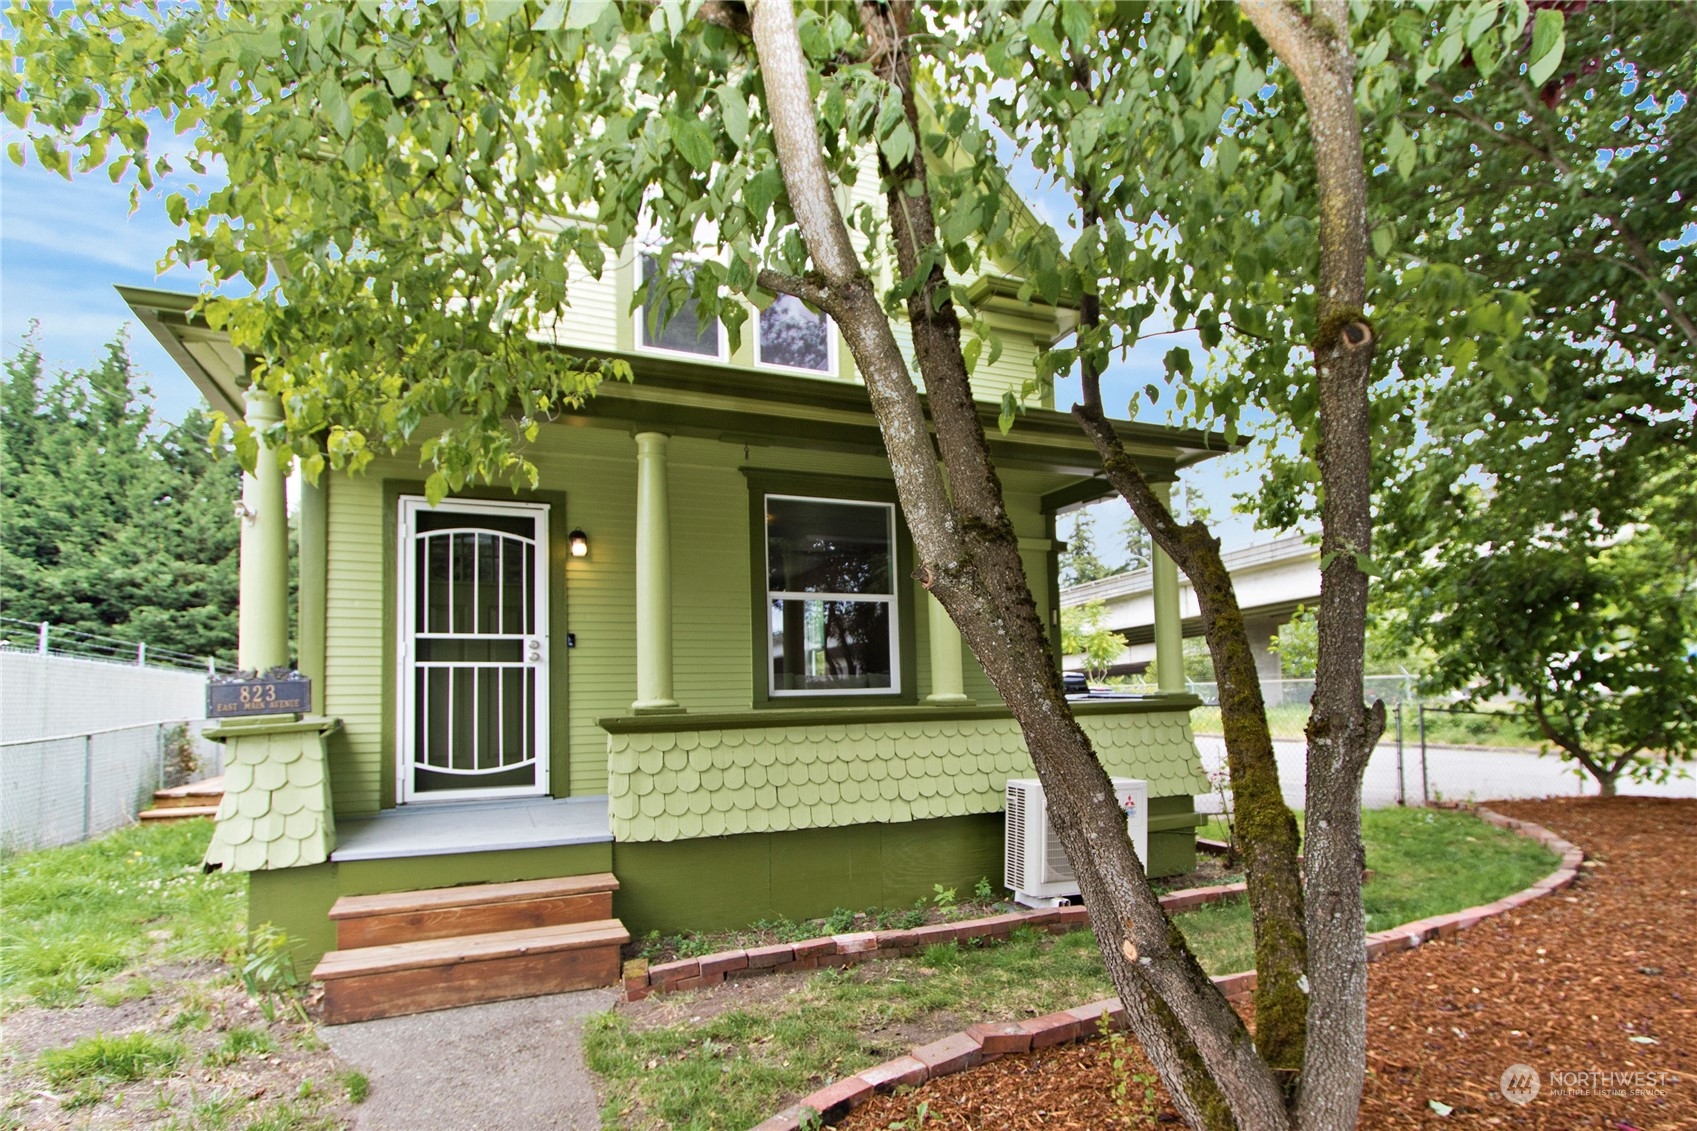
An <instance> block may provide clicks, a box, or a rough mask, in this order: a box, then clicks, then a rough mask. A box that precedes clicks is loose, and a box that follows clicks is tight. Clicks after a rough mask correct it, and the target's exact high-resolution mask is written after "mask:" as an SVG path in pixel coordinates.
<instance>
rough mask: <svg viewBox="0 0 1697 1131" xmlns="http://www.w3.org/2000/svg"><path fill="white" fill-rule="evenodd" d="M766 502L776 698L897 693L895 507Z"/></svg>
mask: <svg viewBox="0 0 1697 1131" xmlns="http://www.w3.org/2000/svg"><path fill="white" fill-rule="evenodd" d="M765 501H766V508H765V509H766V598H767V601H766V609H767V618H768V633H767V649H766V651H767V656H768V661H767V662H768V663H769V664H770V665H771V666H770V669H769V670H770V674H771V680H770V684H769V693H770V695H771V696H772V697H773V698H779V697H785V696H806V695H891V694H896V693H899V691H900V689H901V672H900V660H899V655H898V650H897V648H896V641H897V639H898V626H897V624H896V619H897V608H896V599H895V588H894V584H893V578H894V575H895V569H894V565H895V521H896V516H895V507H894V506H893V505H891V504H889V503H867V502H854V501H848V500H843V499H815V498H804V497H800V496H795V495H770V494H769V495H766V496H765Z"/></svg>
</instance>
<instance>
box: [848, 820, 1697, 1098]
mask: <svg viewBox="0 0 1697 1131" xmlns="http://www.w3.org/2000/svg"><path fill="white" fill-rule="evenodd" d="M1491 808H1493V809H1495V810H1496V811H1498V812H1499V813H1503V814H1504V815H1506V816H1511V817H1519V818H1521V819H1523V820H1528V821H1532V822H1535V823H1537V824H1540V825H1543V826H1544V827H1546V828H1548V829H1550V830H1552V831H1553V832H1555V833H1557V834H1559V835H1561V836H1563V837H1566V838H1567V839H1568V840H1571V841H1573V842H1574V843H1575V844H1577V845H1579V846H1580V847H1581V848H1583V849H1584V850H1585V852H1586V856H1587V860H1586V865H1585V868H1584V870H1583V874H1582V876H1581V877H1580V880H1579V882H1578V883H1577V884H1575V886H1574V887H1572V888H1571V889H1569V890H1568V891H1565V892H1557V893H1556V894H1554V895H1552V896H1547V897H1545V898H1543V899H1538V900H1534V901H1533V902H1531V903H1529V904H1527V905H1526V906H1525V907H1523V908H1520V909H1518V910H1516V911H1512V912H1509V913H1508V914H1505V915H1502V916H1499V917H1497V918H1495V919H1492V920H1489V921H1486V922H1483V923H1480V924H1478V925H1477V926H1475V927H1473V928H1472V929H1471V930H1467V931H1463V932H1461V933H1460V934H1458V935H1456V936H1454V937H1452V938H1448V939H1443V940H1438V941H1433V942H1428V943H1427V944H1425V945H1424V946H1421V947H1419V948H1417V949H1415V950H1411V951H1402V952H1399V953H1396V954H1393V955H1390V956H1388V957H1386V958H1385V959H1383V960H1381V961H1379V962H1375V963H1374V964H1373V965H1372V966H1370V967H1369V971H1370V975H1369V986H1368V1076H1367V1086H1366V1091H1365V1094H1364V1096H1363V1099H1362V1106H1361V1119H1360V1126H1361V1127H1364V1128H1408V1127H1432V1128H1463V1127H1479V1128H1484V1127H1513V1128H1537V1129H1548V1131H1570V1129H1574V1128H1609V1129H1612V1131H1663V1129H1667V1131H1674V1129H1693V1128H1697V801H1684V800H1670V799H1665V798H1637V797H1620V798H1611V799H1608V800H1599V799H1596V798H1579V799H1573V798H1570V799H1561V800H1550V801H1514V802H1498V803H1492V804H1491ZM1116 1056H1117V1057H1118V1058H1119V1059H1121V1060H1122V1061H1123V1062H1124V1063H1125V1069H1124V1071H1123V1072H1116V1071H1115V1069H1114V1066H1113V1064H1112V1060H1113V1059H1114V1058H1115V1057H1116ZM1517 1064H1524V1065H1528V1066H1530V1067H1531V1068H1533V1069H1534V1070H1535V1071H1536V1072H1537V1075H1538V1079H1539V1082H1540V1092H1539V1094H1538V1095H1537V1096H1536V1097H1534V1098H1532V1099H1531V1100H1530V1102H1527V1103H1524V1104H1513V1103H1510V1102H1509V1101H1508V1100H1506V1099H1504V1098H1503V1097H1502V1095H1501V1092H1500V1088H1501V1087H1502V1085H1501V1083H1500V1081H1501V1080H1502V1079H1503V1076H1504V1073H1505V1071H1506V1070H1507V1069H1509V1068H1510V1067H1511V1066H1513V1065H1517ZM1126 1072H1129V1073H1131V1074H1133V1079H1132V1082H1131V1086H1130V1087H1129V1088H1128V1089H1122V1092H1125V1093H1127V1098H1125V1099H1123V1100H1118V1101H1117V1100H1116V1099H1115V1097H1114V1095H1113V1092H1114V1085H1115V1082H1116V1080H1123V1079H1125V1073H1126ZM1602 1074H1614V1075H1612V1076H1605V1075H1602ZM1149 1075H1150V1070H1149V1068H1148V1065H1147V1062H1145V1061H1143V1060H1142V1058H1141V1056H1140V1054H1139V1053H1138V1052H1137V1050H1136V1046H1135V1043H1134V1042H1131V1041H1129V1040H1127V1041H1125V1042H1123V1043H1122V1044H1121V1045H1120V1046H1119V1048H1118V1049H1115V1048H1112V1047H1110V1046H1109V1045H1108V1044H1107V1043H1106V1042H1103V1041H1093V1042H1090V1043H1087V1044H1082V1045H1073V1046H1063V1047H1060V1048H1056V1049H1049V1050H1045V1051H1043V1052H1038V1053H1033V1054H1030V1055H1022V1056H1009V1057H1004V1058H1002V1059H1000V1060H996V1061H993V1062H991V1063H989V1064H986V1065H982V1066H980V1067H978V1068H974V1069H971V1070H969V1071H966V1072H963V1073H959V1074H957V1075H954V1076H948V1077H944V1078H942V1079H938V1080H934V1081H931V1082H929V1083H927V1084H925V1085H923V1086H922V1087H920V1088H918V1089H916V1090H914V1091H911V1092H907V1093H905V1094H902V1095H893V1096H880V1097H877V1098H875V1099H873V1100H871V1101H870V1102H868V1103H866V1104H865V1105H863V1106H861V1107H859V1108H857V1109H855V1111H853V1112H852V1113H851V1114H850V1115H849V1116H848V1117H847V1118H845V1119H844V1120H842V1121H841V1122H840V1123H839V1124H837V1126H839V1127H842V1128H848V1129H850V1131H882V1129H885V1128H889V1127H891V1126H892V1125H905V1127H907V1128H915V1127H923V1128H925V1129H926V1131H967V1129H973V1131H1025V1129H1028V1128H1037V1127H1042V1128H1066V1129H1074V1128H1076V1129H1084V1128H1092V1129H1094V1128H1170V1127H1174V1126H1176V1120H1177V1117H1176V1115H1175V1114H1174V1113H1173V1110H1172V1108H1171V1106H1170V1104H1169V1103H1168V1102H1167V1100H1166V1096H1165V1093H1164V1092H1162V1091H1161V1090H1160V1089H1159V1088H1158V1086H1157V1087H1155V1088H1154V1094H1153V1096H1152V1097H1151V1098H1149V1099H1147V1100H1146V1099H1145V1095H1144V1091H1145V1085H1144V1079H1146V1078H1147V1077H1148V1076H1149ZM921 1105H924V1117H923V1120H919V1117H918V1112H919V1110H920V1106H921Z"/></svg>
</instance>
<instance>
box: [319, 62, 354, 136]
mask: <svg viewBox="0 0 1697 1131" xmlns="http://www.w3.org/2000/svg"><path fill="white" fill-rule="evenodd" d="M318 101H319V102H320V103H321V104H322V105H323V107H324V113H325V115H326V116H328V117H329V119H330V125H331V126H332V127H333V128H334V129H335V131H336V133H337V134H338V135H339V136H340V137H342V138H343V139H346V138H348V137H349V136H350V135H352V133H353V132H354V115H353V111H352V110H351V109H350V108H349V107H348V99H347V95H345V94H344V93H343V92H342V84H341V83H340V82H339V81H337V79H336V76H335V75H333V74H331V75H326V76H324V81H323V82H321V83H319V84H318Z"/></svg>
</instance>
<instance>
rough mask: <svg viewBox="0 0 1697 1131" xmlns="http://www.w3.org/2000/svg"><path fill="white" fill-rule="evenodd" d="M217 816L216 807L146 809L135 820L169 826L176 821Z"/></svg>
mask: <svg viewBox="0 0 1697 1131" xmlns="http://www.w3.org/2000/svg"><path fill="white" fill-rule="evenodd" d="M217 815H218V810H217V808H216V807H213V808H206V809H198V808H181V809H148V810H147V811H145V812H142V813H138V814H136V819H137V820H141V821H146V822H147V823H148V824H150V825H159V824H165V825H169V824H172V823H174V822H176V821H195V820H199V819H200V818H202V817H216V816H217Z"/></svg>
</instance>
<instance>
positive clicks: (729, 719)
mask: <svg viewBox="0 0 1697 1131" xmlns="http://www.w3.org/2000/svg"><path fill="white" fill-rule="evenodd" d="M1069 705H1070V706H1071V707H1072V713H1073V714H1074V715H1075V716H1077V717H1079V718H1082V719H1088V718H1090V717H1092V716H1095V715H1137V714H1164V713H1166V712H1168V711H1184V712H1186V714H1187V715H1188V713H1189V712H1191V711H1194V710H1195V709H1196V708H1198V707H1200V706H1201V705H1202V700H1201V699H1198V698H1197V697H1196V696H1194V695H1190V694H1180V695H1172V694H1166V695H1162V694H1155V695H1137V696H1131V695H1128V696H1125V697H1123V698H1118V699H1091V700H1078V701H1076V702H1073V703H1071V704H1069ZM1012 718H1013V712H1011V711H1009V710H1008V709H1007V708H1006V707H1004V706H1002V705H1001V704H999V703H961V704H943V705H937V706H932V705H929V704H928V705H926V706H922V707H915V706H887V707H868V706H857V707H853V708H846V707H836V708H820V709H817V710H807V709H792V710H788V711H778V710H771V711H712V712H707V711H703V712H699V713H696V714H690V715H685V716H679V715H671V716H654V715H613V716H609V717H607V718H602V719H597V720H596V724H597V725H598V726H600V727H601V729H602V730H604V731H607V732H608V733H609V734H633V733H637V732H641V731H673V730H702V729H711V730H734V729H739V728H743V727H795V726H802V727H805V726H828V725H837V724H843V723H921V724H923V723H931V722H937V721H939V720H956V721H959V720H964V719H1000V720H1010V719H1012Z"/></svg>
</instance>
